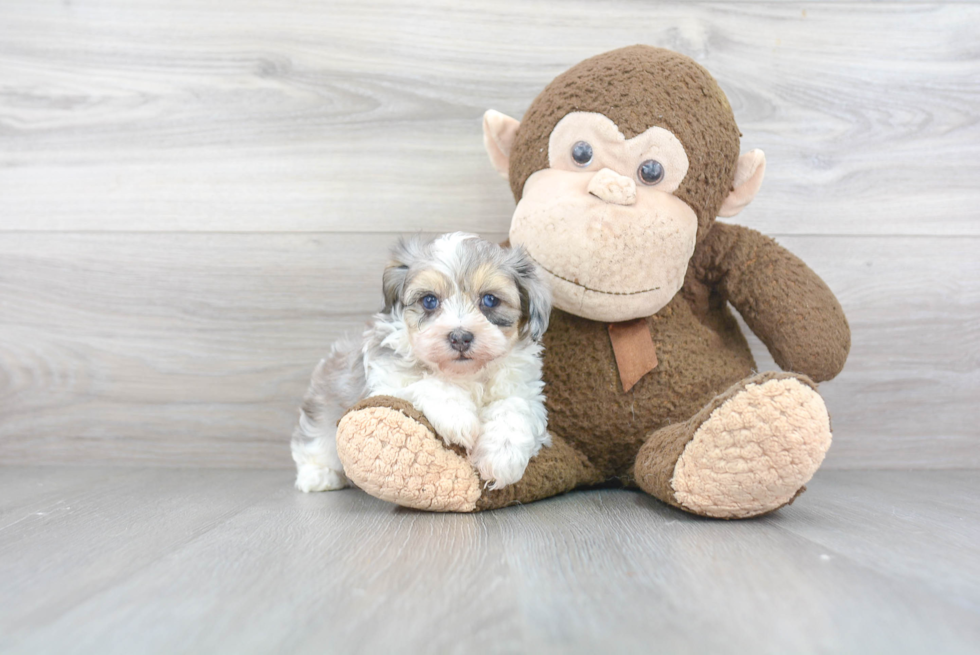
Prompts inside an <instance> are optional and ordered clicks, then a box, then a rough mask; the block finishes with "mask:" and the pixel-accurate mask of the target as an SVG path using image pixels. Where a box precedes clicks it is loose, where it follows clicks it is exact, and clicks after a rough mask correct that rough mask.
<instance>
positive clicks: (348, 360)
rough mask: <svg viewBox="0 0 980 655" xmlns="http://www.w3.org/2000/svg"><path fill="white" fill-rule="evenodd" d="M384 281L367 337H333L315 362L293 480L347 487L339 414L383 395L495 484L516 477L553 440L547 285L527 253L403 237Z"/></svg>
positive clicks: (472, 242)
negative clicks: (401, 403) (545, 355)
mask: <svg viewBox="0 0 980 655" xmlns="http://www.w3.org/2000/svg"><path fill="white" fill-rule="evenodd" d="M383 290H384V300H385V307H384V310H383V311H382V312H381V313H379V314H377V315H375V316H374V318H373V320H372V321H371V323H369V324H368V327H367V329H366V330H365V331H364V334H363V337H362V339H361V340H360V341H357V342H355V341H351V340H342V341H339V342H337V343H336V344H334V346H333V347H332V349H331V351H330V354H329V355H328V356H327V357H326V359H324V360H322V361H321V362H320V364H319V365H318V366H317V368H316V370H315V371H314V372H313V378H312V380H311V381H310V388H309V391H308V392H307V394H306V398H305V400H304V402H303V406H302V408H301V410H300V417H299V425H298V426H297V427H296V429H295V430H294V432H293V439H292V453H293V459H294V460H295V461H296V467H297V475H296V487H297V488H298V489H300V490H301V491H326V490H330V489H340V488H342V487H345V486H347V484H348V482H347V478H346V477H345V476H344V472H343V466H342V465H341V463H340V460H339V458H338V457H337V446H336V431H337V427H336V424H337V420H338V419H339V417H340V416H341V414H342V413H343V411H344V410H345V409H346V408H348V407H350V406H351V405H353V404H354V403H356V402H357V401H359V400H361V399H363V398H366V397H368V396H377V395H389V396H395V397H397V398H402V399H404V400H407V401H408V402H410V403H412V405H414V406H415V408H416V409H418V410H419V411H421V412H422V413H423V414H425V416H426V418H427V419H428V420H429V422H430V423H432V425H433V427H435V429H436V432H438V433H439V435H440V436H441V437H442V438H443V440H445V441H446V442H448V443H450V444H457V445H459V446H462V447H463V448H465V449H466V450H467V452H468V453H469V458H470V461H471V462H472V463H473V465H474V466H475V467H476V469H477V470H478V471H479V473H480V476H481V477H482V478H483V479H484V480H486V481H487V482H488V483H492V488H493V489H499V488H501V487H505V486H507V485H510V484H513V483H514V482H517V481H518V480H520V479H521V476H523V475H524V469H525V467H527V463H528V460H530V459H531V458H532V457H533V456H534V455H535V454H537V452H538V451H539V450H540V449H541V447H542V446H545V445H550V443H551V442H550V436H549V435H548V433H547V431H546V427H547V413H546V411H545V407H544V396H543V395H542V390H543V388H544V384H543V382H542V381H541V350H542V347H541V343H540V341H541V335H542V334H544V331H545V330H546V329H547V327H548V316H549V314H550V313H551V294H550V291H549V288H548V287H547V285H546V283H545V282H544V281H543V280H542V279H541V278H540V277H539V276H538V273H537V270H536V269H535V266H534V264H533V263H532V261H531V259H530V258H529V257H528V256H527V254H526V253H525V252H524V250H523V249H519V248H514V249H505V248H501V247H500V246H497V245H496V244H493V243H490V242H488V241H484V240H482V239H480V238H478V237H476V236H475V235H472V234H464V233H461V232H456V233H453V234H447V235H444V236H441V237H439V238H438V239H436V240H435V241H433V242H431V243H426V242H424V241H423V240H422V239H419V238H413V239H408V240H401V241H399V243H398V244H397V245H396V246H395V248H394V250H393V251H392V255H391V261H390V262H389V263H388V266H387V268H386V269H385V272H384V278H383Z"/></svg>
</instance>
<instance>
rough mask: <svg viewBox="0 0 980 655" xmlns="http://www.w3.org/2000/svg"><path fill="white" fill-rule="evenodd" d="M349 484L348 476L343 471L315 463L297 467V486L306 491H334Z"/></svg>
mask: <svg viewBox="0 0 980 655" xmlns="http://www.w3.org/2000/svg"><path fill="white" fill-rule="evenodd" d="M347 484H348V482H347V476H346V475H344V472H343V471H334V470H333V469H329V468H324V467H322V466H316V465H315V464H300V465H299V466H297V468H296V488H297V489H299V490H300V491H303V492H306V493H308V492H310V491H334V490H336V489H343V488H344V487H346V486H347Z"/></svg>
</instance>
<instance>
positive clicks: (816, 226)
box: [0, 0, 980, 468]
mask: <svg viewBox="0 0 980 655" xmlns="http://www.w3.org/2000/svg"><path fill="white" fill-rule="evenodd" d="M978 24H980V6H978V5H976V4H970V3H949V2H931V3H879V2H857V3H853V2H851V3H820V4H812V3H797V2H753V1H745V2H723V3H700V2H683V3H682V2H659V3H656V4H648V5H638V4H637V3H635V2H630V1H628V0H614V1H611V2H607V3H603V5H602V9H601V11H599V10H597V9H596V6H595V5H594V3H588V2H584V1H580V0H577V1H573V2H563V3H560V4H558V3H548V2H535V3H528V2H520V1H519V0H503V1H501V2H496V3H492V4H490V5H486V4H484V5H470V6H460V5H458V4H457V3H452V2H449V0H436V1H434V2H426V3H415V4H413V3H406V2H396V1H395V0H367V1H357V2H354V1H353V0H342V1H337V2H329V3H321V2H313V1H311V0H291V1H290V2H289V3H285V4H284V3H282V2H270V1H269V0H244V1H242V2H235V3H231V2H228V0H218V1H214V2H207V3H199V2H191V1H190V0H179V1H177V2H167V3H162V2H159V1H154V0H141V1H139V2H128V1H123V0H94V1H88V0H85V1H82V2H68V3H59V2H54V1H48V0H46V1H40V2H32V1H28V0H11V1H9V2H4V3H2V4H0V233H2V238H0V462H8V463H59V462H81V463H93V462H115V463H125V464H153V465H166V466H216V467H236V466H246V467H266V466H271V467H288V466H290V462H289V458H288V453H287V451H286V449H285V445H284V441H285V439H286V436H287V435H288V433H289V431H290V429H291V426H292V422H293V420H294V417H295V411H296V405H297V403H298V400H299V398H300V397H301V395H302V392H303V389H304V386H305V383H306V379H307V376H308V374H309V371H310V370H311V368H312V366H313V365H314V363H315V362H316V361H317V359H318V358H319V356H320V355H321V354H322V353H323V352H324V350H325V349H326V347H327V345H328V344H329V343H330V341H331V340H333V339H334V338H336V337H337V336H339V335H340V334H342V333H343V332H345V331H349V332H357V331H359V329H360V325H361V324H362V322H363V320H364V319H365V318H366V317H367V316H368V315H369V314H370V313H371V312H372V311H374V310H375V309H377V307H378V286H379V285H378V276H379V273H380V270H381V266H382V265H383V262H384V259H385V248H386V247H387V245H388V244H389V243H390V242H391V241H392V239H393V238H394V235H395V234H396V233H406V232H413V231H426V232H441V231H447V230H457V229H468V230H472V231H476V232H480V233H483V234H485V235H488V236H490V237H491V238H497V239H499V238H501V237H502V236H503V235H504V234H505V233H506V230H507V226H508V222H509V217H510V215H511V212H512V210H513V200H512V198H511V197H510V195H509V192H508V190H507V188H506V184H505V183H504V182H503V181H502V180H500V179H499V177H497V176H496V174H495V173H494V172H493V171H492V169H491V168H490V166H489V164H488V162H487V159H486V155H485V154H484V153H483V150H482V143H481V141H482V139H481V135H480V117H481V115H482V112H483V111H484V109H486V108H488V107H494V108H497V109H499V110H501V111H504V112H506V113H509V114H511V115H514V116H520V115H521V114H522V113H523V112H524V110H525V109H526V107H527V106H528V104H529V103H530V101H531V99H532V98H533V97H534V96H535V95H536V94H537V93H538V92H539V91H540V89H541V88H542V87H543V85H544V84H545V83H547V82H548V81H549V80H550V79H551V78H552V77H554V75H556V74H557V73H559V72H561V71H563V70H565V69H566V68H567V67H568V66H570V65H572V64H574V63H576V62H577V61H579V60H581V59H583V58H585V57H587V56H590V55H593V54H596V53H598V52H602V51H605V50H608V49H611V48H615V47H620V46H623V45H628V44H632V43H638V42H639V43H650V44H655V45H661V46H666V47H670V48H673V49H675V50H678V51H680V52H684V53H687V54H689V55H691V56H692V57H694V58H695V59H697V60H698V61H700V62H701V63H703V64H704V65H705V66H707V67H708V69H709V70H710V71H712V73H713V74H714V75H715V76H716V77H717V78H718V79H719V81H720V83H721V84H722V86H723V87H724V89H725V90H726V92H727V93H728V95H729V97H730V99H731V102H732V105H733V107H734V110H735V113H736V116H737V118H738V120H739V124H740V126H741V129H742V131H743V133H744V138H743V145H744V146H745V147H746V148H750V147H761V148H762V149H764V150H765V151H766V152H767V154H768V158H769V168H768V173H767V180H766V183H765V185H764V187H763V192H762V194H761V195H760V197H759V198H758V199H757V201H756V202H755V203H754V204H753V205H752V206H751V207H749V209H748V210H746V212H744V213H743V215H741V216H739V217H738V222H740V223H742V224H745V225H749V226H750V227H755V228H757V229H760V230H761V231H763V232H765V233H768V234H771V235H781V239H782V241H783V243H784V244H785V245H787V246H788V247H789V248H790V249H791V250H793V251H795V252H796V253H797V254H799V255H800V256H801V257H803V259H804V260H805V261H807V262H808V263H810V264H811V265H812V266H813V268H814V269H815V270H817V272H818V273H820V274H821V275H822V276H823V277H824V278H825V279H826V280H827V281H828V283H829V284H830V286H831V288H832V289H834V290H835V291H836V292H837V293H838V294H839V295H840V297H841V299H842V302H843V304H844V306H845V309H846V311H847V313H848V316H849V318H850V320H851V324H852V327H853V329H854V348H853V352H852V355H851V358H850V360H849V363H848V366H847V369H846V370H845V372H844V374H843V375H842V376H841V377H840V378H839V379H838V380H836V381H834V382H832V383H830V384H827V385H824V387H823V392H824V394H825V397H826V398H827V401H828V405H829V407H830V410H831V412H832V414H833V417H834V427H835V435H836V436H835V445H834V447H833V448H832V449H831V452H830V455H829V458H828V461H827V466H828V467H836V468H853V467H856V468H865V467H885V468H888V467H909V466H913V467H928V468H944V467H964V466H965V467H980V447H978V445H980V428H978V426H980V409H978V406H980V404H978V403H977V398H980V334H978V329H980V328H978V326H980V299H978V295H980V287H978V284H980V283H978V279H980V264H978V261H980V258H978V257H977V253H978V252H980V221H978V220H977V210H976V207H977V206H980V187H978V186H977V184H976V180H978V179H980V120H978V115H980V109H978V108H980V50H978V49H977V46H976V44H977V39H976V25H978ZM752 345H753V348H754V350H755V352H756V355H757V358H758V359H759V362H760V366H761V367H762V368H772V367H774V365H773V363H772V360H771V358H769V357H768V354H767V353H765V349H764V347H762V345H761V344H759V343H758V341H756V340H753V341H752Z"/></svg>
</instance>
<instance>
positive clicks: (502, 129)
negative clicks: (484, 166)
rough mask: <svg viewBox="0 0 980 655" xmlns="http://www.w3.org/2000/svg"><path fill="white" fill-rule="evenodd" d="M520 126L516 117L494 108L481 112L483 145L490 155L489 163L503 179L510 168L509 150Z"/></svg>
mask: <svg viewBox="0 0 980 655" xmlns="http://www.w3.org/2000/svg"><path fill="white" fill-rule="evenodd" d="M520 126H521V122H520V121H519V120H517V119H516V118H511V117H510V116H507V115H505V114H501V113H500V112H499V111H496V110H494V109H488V110H487V113H485V114H483V147H484V148H486V149H487V154H488V155H490V163H491V164H493V167H494V168H495V169H497V172H498V173H500V174H501V175H502V176H503V178H504V179H505V180H506V179H507V171H508V169H509V168H510V151H511V148H513V147H514V139H516V138H517V128H519V127H520Z"/></svg>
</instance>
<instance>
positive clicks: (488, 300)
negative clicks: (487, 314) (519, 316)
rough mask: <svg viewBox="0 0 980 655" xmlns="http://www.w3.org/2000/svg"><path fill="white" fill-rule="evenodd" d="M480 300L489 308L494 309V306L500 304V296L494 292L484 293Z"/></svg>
mask: <svg viewBox="0 0 980 655" xmlns="http://www.w3.org/2000/svg"><path fill="white" fill-rule="evenodd" d="M480 302H481V303H482V305H483V306H484V307H486V308H487V309H493V308H494V307H496V306H497V305H499V304H500V298H498V297H497V296H495V295H493V294H492V293H487V294H484V296H483V298H481V299H480Z"/></svg>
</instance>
